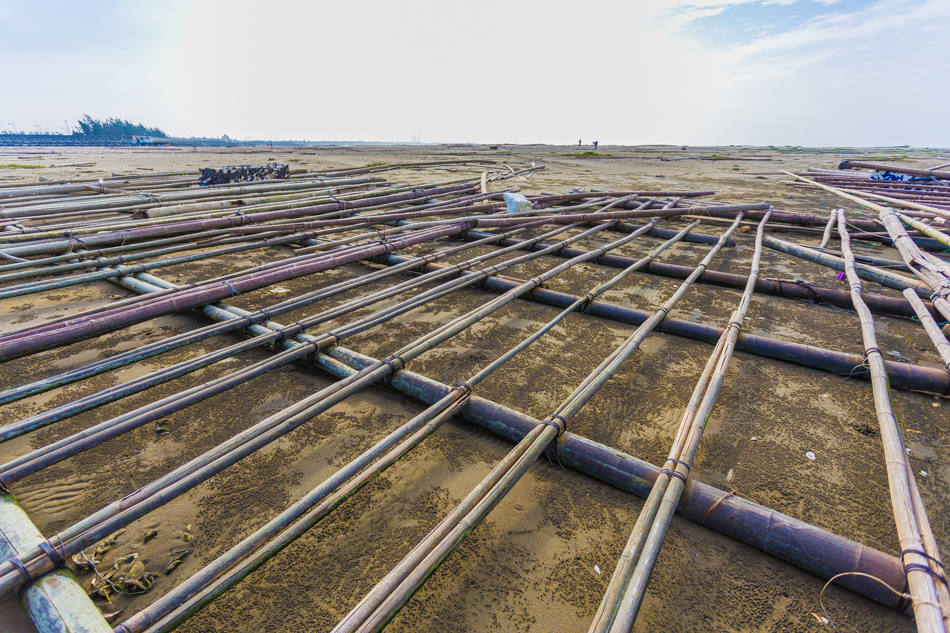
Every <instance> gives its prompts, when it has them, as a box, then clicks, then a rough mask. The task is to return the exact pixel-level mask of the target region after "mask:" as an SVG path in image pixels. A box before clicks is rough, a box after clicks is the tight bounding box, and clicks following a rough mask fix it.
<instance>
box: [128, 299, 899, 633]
mask: <svg viewBox="0 0 950 633" xmlns="http://www.w3.org/2000/svg"><path fill="white" fill-rule="evenodd" d="M137 291H139V292H149V291H154V287H149V286H148V285H144V284H143V285H142V286H140V287H137ZM575 300H576V298H575ZM219 305H221V308H222V309H217V310H216V311H215V312H213V313H209V314H208V316H209V317H210V318H212V319H215V320H234V319H240V318H243V317H245V316H247V315H248V314H250V313H249V312H247V311H245V310H241V309H239V308H234V307H232V306H228V305H227V304H219ZM309 360H310V362H312V363H313V364H314V365H316V366H317V367H320V368H321V369H323V370H325V371H327V372H329V373H330V374H331V375H333V376H336V377H338V378H347V377H349V376H351V375H353V374H354V373H356V372H357V371H359V370H361V369H365V368H366V367H369V366H371V365H373V364H375V363H377V362H379V361H377V360H376V359H373V358H370V357H367V356H364V355H362V354H359V353H357V352H353V351H350V350H347V349H346V348H344V347H342V346H334V347H332V348H330V349H329V350H327V352H326V354H323V353H321V354H316V355H314V356H313V357H310V358H309ZM384 386H385V387H388V388H390V389H393V390H395V391H396V392H397V393H401V394H403V395H406V396H409V397H411V398H414V399H416V400H418V401H420V402H423V403H425V404H432V403H435V402H437V401H438V400H440V399H442V398H444V397H446V396H447V395H449V394H450V393H451V392H452V388H451V387H450V386H447V385H444V384H442V383H439V382H436V381H434V380H432V379H430V378H426V377H425V376H421V375H419V374H415V373H413V372H411V371H409V370H408V369H403V370H400V371H398V372H396V373H395V374H393V375H392V378H391V380H389V381H388V382H387V383H386V384H385V385H384ZM459 415H460V416H461V417H462V418H463V419H465V420H467V421H468V422H471V423H473V424H475V425H477V426H480V427H482V428H484V429H486V430H488V431H490V432H492V433H495V434H497V435H500V436H501V437H504V438H506V439H507V440H508V441H511V442H518V441H520V440H521V439H523V437H524V436H525V434H526V433H527V432H528V431H530V430H531V429H533V428H535V427H536V426H537V425H538V424H540V421H539V420H537V419H535V418H532V417H530V416H526V415H524V414H522V413H519V412H517V411H514V410H512V409H509V408H508V407H505V406H504V405H500V404H497V403H495V402H492V401H490V400H485V399H483V398H481V397H479V396H477V395H472V396H471V397H470V398H469V399H468V401H467V404H466V406H465V407H464V408H462V410H461V411H460V412H459ZM554 449H555V451H556V455H557V457H558V461H559V462H560V463H562V464H563V465H565V466H567V467H569V468H574V469H576V470H578V471H579V472H583V473H585V474H588V475H589V476H592V477H594V478H596V479H599V480H600V481H603V482H605V483H607V484H608V485H611V486H614V487H616V488H619V489H621V490H625V491H626V492H629V493H631V494H635V495H637V496H639V497H642V498H645V497H646V496H647V495H648V494H649V491H650V489H651V487H652V482H653V481H654V480H655V478H656V477H657V475H658V474H659V470H660V469H659V468H658V467H656V466H654V465H652V464H648V463H646V462H643V461H641V460H639V459H637V458H635V457H633V456H631V455H628V454H626V453H622V452H619V451H617V450H616V449H615V448H612V447H608V446H604V445H602V444H598V443H597V442H593V441H591V440H588V439H586V438H583V437H580V436H577V435H575V434H573V433H571V432H570V431H565V432H564V433H563V434H562V435H561V437H560V439H559V440H558V441H557V443H556V444H555V445H554ZM679 511H680V513H681V515H682V516H684V517H686V518H688V519H690V520H692V521H695V522H697V523H699V524H701V525H705V526H707V527H710V528H711V529H714V530H717V531H719V532H720V533H722V534H726V535H728V536H731V537H733V538H736V539H738V540H740V541H741V542H744V543H746V544H748V545H751V546H752V547H755V548H758V549H759V550H761V551H763V552H766V553H769V554H771V555H773V556H777V557H778V558H779V559H781V560H785V561H787V562H789V563H791V564H794V565H797V566H798V567H800V568H802V569H805V570H806V571H808V572H810V573H813V574H816V575H817V576H818V577H820V578H826V579H827V578H832V577H834V576H837V575H839V574H841V573H843V572H859V574H858V575H853V576H846V577H843V578H841V579H839V580H838V581H836V582H837V583H840V584H841V585H842V586H843V587H845V588H847V589H850V590H851V591H855V592H857V593H859V594H861V595H864V596H867V597H868V598H871V599H873V600H875V601H877V602H879V603H881V604H884V605H887V606H889V607H891V608H897V609H902V608H903V604H904V603H903V598H902V597H900V595H899V594H900V593H901V591H902V590H903V587H904V582H905V579H904V575H903V572H902V571H901V566H900V562H899V561H898V560H897V559H896V558H895V557H893V556H890V555H888V554H885V553H883V552H880V551H878V550H875V549H872V548H868V547H866V546H864V545H861V544H859V543H856V542H854V541H851V540H848V539H845V538H843V537H840V536H837V535H835V534H832V533H829V532H827V531H825V530H822V529H820V528H817V527H815V526H812V525H809V524H807V523H804V522H802V521H799V520H797V519H794V518H792V517H789V516H787V515H783V514H781V513H778V512H776V511H774V510H769V509H768V508H764V507H763V506H760V505H758V504H755V503H753V502H751V501H748V500H746V499H743V498H742V497H741V496H737V495H733V496H728V495H726V492H725V491H723V490H719V489H717V488H713V487H712V486H708V485H706V484H703V483H701V482H689V483H688V484H687V486H686V490H685V492H684V495H683V499H682V500H681V502H680V507H679ZM860 574H867V575H870V576H874V577H875V578H878V579H881V580H883V581H884V582H885V585H886V586H885V585H881V584H880V583H878V582H876V581H871V580H867V579H866V578H865V577H864V576H862V575H860ZM887 587H890V589H888V588H887ZM117 632H119V633H121V632H120V629H119V628H118V627H117ZM149 633H152V631H149Z"/></svg>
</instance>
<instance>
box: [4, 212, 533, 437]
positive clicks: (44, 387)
mask: <svg viewBox="0 0 950 633" xmlns="http://www.w3.org/2000/svg"><path fill="white" fill-rule="evenodd" d="M525 230H527V228H519V229H515V230H513V231H508V232H507V233H499V234H497V235H493V236H488V237H486V238H484V239H481V240H478V241H476V242H469V243H466V244H464V245H462V246H456V247H452V248H447V249H443V250H440V251H436V252H434V253H431V254H428V255H425V256H422V257H413V258H410V259H408V260H407V261H405V262H403V263H401V264H397V265H395V266H390V267H387V268H384V269H381V270H376V271H373V272H371V273H368V274H366V275H362V276H360V277H358V278H356V279H352V280H348V281H343V282H340V283H337V284H333V285H330V286H328V287H326V288H321V289H319V290H315V291H312V292H309V293H306V294H303V295H300V296H298V297H294V298H292V299H287V300H284V301H281V302H279V303H276V304H273V305H271V306H268V307H266V308H262V309H260V310H257V311H255V312H254V313H252V314H250V315H249V316H247V317H246V318H244V319H242V320H241V322H229V323H224V324H216V325H209V326H206V327H203V328H199V329H197V330H192V331H190V332H186V333H184V334H178V335H175V336H173V337H170V338H166V339H163V340H160V341H156V342H154V343H150V344H148V345H144V346H142V347H138V348H136V349H133V350H129V351H127V352H123V353H121V354H117V355H115V356H112V357H109V358H104V359H101V360H98V361H94V362H92V363H89V364H88V365H85V366H83V367H79V368H76V369H72V370H69V371H67V372H64V373H61V374H58V375H56V376H51V377H49V378H44V379H40V380H37V381H33V382H30V383H27V384H24V385H20V386H17V387H12V388H10V389H7V390H5V391H3V392H0V405H2V404H7V403H9V402H14V401H16V400H20V399H22V398H26V397H29V396H34V395H37V394H40V393H44V392H46V391H49V390H50V389H54V388H57V387H62V386H65V385H68V384H72V383H74V382H77V381H79V380H83V379H85V378H89V377H92V376H96V375H98V374H101V373H103V372H106V371H112V370H114V369H118V368H120V367H124V366H126V365H130V364H132V363H136V362H139V361H142V360H145V359H146V358H150V357H152V356H155V355H158V354H163V353H165V352H169V351H172V350H174V349H178V348H179V347H182V346H184V345H189V344H191V343H195V342H198V341H202V340H204V339H206V338H210V337H212V336H216V335H218V334H223V333H225V332H231V331H233V330H236V329H241V328H246V327H249V326H251V325H255V324H257V323H260V322H262V321H265V320H267V319H272V318H273V317H275V316H278V315H280V314H284V313H286V312H288V311H291V310H296V309H298V308H301V307H304V306H306V305H311V304H312V303H315V302H317V301H322V300H324V299H328V298H330V297H333V296H336V295H337V294H340V293H342V292H346V291H349V290H354V289H356V288H359V287H361V286H364V285H365V284H367V283H370V282H373V281H379V280H381V279H384V278H386V277H391V276H392V275H395V274H398V273H400V272H404V271H408V270H411V269H413V268H416V267H418V266H421V265H423V264H425V263H427V262H434V261H438V260H440V259H444V258H446V257H448V256H450V255H454V254H456V253H460V252H463V251H465V250H468V249H469V248H471V247H473V246H482V245H486V244H491V243H494V242H497V241H500V240H502V239H505V238H506V237H510V236H511V235H514V234H517V233H521V232H523V231H525ZM529 242H530V243H533V241H532V240H526V241H525V242H524V244H525V246H524V248H527V247H528V243H529ZM511 250H523V248H519V249H511ZM507 252H510V250H509V249H504V250H499V251H497V255H503V254H505V253H507ZM494 256H496V254H495V253H487V254H485V255H482V256H479V257H477V258H473V259H470V260H468V261H467V262H462V263H461V264H459V268H458V272H461V271H462V270H464V269H466V268H469V267H471V266H472V265H474V264H475V263H478V262H480V261H485V260H487V259H490V258H492V257H494ZM434 272H436V273H439V271H434ZM444 273H445V271H444V270H443V271H442V273H441V274H439V276H432V277H427V276H426V275H429V274H430V273H426V274H425V275H423V276H422V277H417V278H414V279H413V282H414V283H415V284H419V283H423V282H426V281H431V280H435V279H437V278H441V277H443V276H446V275H445V274H444ZM449 274H457V273H453V272H449ZM177 288H178V286H172V288H171V289H173V290H174V289H177ZM165 289H166V290H168V289H169V288H165ZM4 439H6V436H5V434H4V431H3V430H2V429H0V441H3V440H4Z"/></svg>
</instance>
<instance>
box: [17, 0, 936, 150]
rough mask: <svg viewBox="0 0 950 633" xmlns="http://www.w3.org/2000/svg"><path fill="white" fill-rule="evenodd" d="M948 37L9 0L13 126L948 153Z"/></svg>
mask: <svg viewBox="0 0 950 633" xmlns="http://www.w3.org/2000/svg"><path fill="white" fill-rule="evenodd" d="M948 33H950V0H877V1H863V0H734V1H731V2H723V1H722V0H650V1H646V0H624V1H607V0H604V1H597V0H586V1H585V2H580V1H578V0H571V1H562V0H539V1H534V0H531V1H528V0H525V1H521V0H504V1H498V0H479V1H477V2H470V1H469V2H462V1H460V0H459V1H456V2H447V1H445V0H440V1H431V2H428V1H423V0H402V1H399V2H393V1H385V2H383V1H375V0H362V1H361V2H319V1H312V0H311V1H309V2H289V1H281V0H270V1H269V2H260V1H259V0H258V1H255V2H248V1H245V0H230V1H228V2H220V1H216V0H203V1H198V0H195V1H193V2H188V1H185V0H161V1H149V0H99V1H97V0H87V1H86V2H73V1H46V0H25V1H20V0H0V60H2V61H3V64H2V67H0V130H4V129H6V130H12V129H13V127H14V126H16V128H17V129H18V130H21V131H23V130H28V131H38V130H49V131H51V132H52V131H62V132H65V131H66V129H67V126H75V121H76V119H78V118H79V117H80V116H82V115H83V114H86V113H87V114H90V115H91V116H93V117H95V118H108V117H118V118H121V119H129V120H131V121H133V122H136V123H137V122H141V123H144V124H145V125H148V126H157V127H160V128H161V129H163V130H164V131H165V132H166V133H168V134H169V135H172V136H186V137H187V136H209V137H219V136H221V135H223V134H227V135H229V136H230V137H231V138H236V139H264V140H287V139H298V140H301V139H308V140H337V141H347V140H349V141H356V140H363V141H389V142H393V141H395V142H408V141H409V140H410V139H411V138H412V136H413V135H414V134H418V135H419V136H420V139H421V140H422V141H423V142H458V143H469V142H471V143H548V144H576V143H577V141H578V140H579V139H583V140H584V142H585V143H590V142H592V141H595V140H597V141H599V142H600V143H601V144H605V145H606V144H622V145H638V144H656V143H668V144H674V145H729V144H737V145H738V144H751V145H801V146H812V147H816V146H821V147H838V146H883V145H911V146H917V147H950V126H948V125H946V123H945V122H941V121H942V120H943V115H944V114H945V112H946V108H947V104H948V103H950V72H948V70H947V68H948V64H947V62H948V60H950V35H948ZM934 117H937V118H934Z"/></svg>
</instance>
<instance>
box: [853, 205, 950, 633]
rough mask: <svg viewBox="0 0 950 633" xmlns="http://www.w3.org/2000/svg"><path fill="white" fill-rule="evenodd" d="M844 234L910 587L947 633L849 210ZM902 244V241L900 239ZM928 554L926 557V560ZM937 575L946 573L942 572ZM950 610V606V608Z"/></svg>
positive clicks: (925, 627)
mask: <svg viewBox="0 0 950 633" xmlns="http://www.w3.org/2000/svg"><path fill="white" fill-rule="evenodd" d="M838 223H839V226H838V232H839V234H840V236H841V251H842V252H843V253H844V255H845V261H846V263H847V271H846V272H847V275H848V283H849V284H850V285H851V295H852V297H853V299H854V307H855V310H856V311H857V312H858V316H859V317H860V319H861V334H862V337H863V339H864V348H865V357H866V358H867V363H868V366H869V367H870V369H871V387H872V389H873V392H874V407H875V409H876V410H877V418H878V424H879V426H880V429H881V441H882V442H883V444H884V454H885V458H886V464H887V481H888V486H889V488H890V493H891V506H892V507H893V510H894V519H895V521H896V522H897V534H898V538H899V540H900V544H901V552H902V556H901V558H902V561H903V563H904V569H905V572H906V574H907V584H908V586H909V588H910V594H911V596H912V599H913V607H914V616H915V618H916V620H917V628H918V630H919V631H921V633H946V631H947V629H946V627H945V624H944V619H945V618H948V619H950V609H948V610H947V613H946V614H943V613H942V612H941V602H943V601H942V600H941V597H940V596H939V594H938V592H937V586H936V584H935V582H934V576H933V573H934V572H933V569H932V568H931V561H930V560H929V559H936V560H937V561H939V556H940V553H939V551H935V550H932V549H931V548H928V547H927V543H926V542H925V538H924V537H923V535H922V533H923V532H931V530H930V521H929V520H928V519H927V516H926V513H925V512H920V511H919V510H922V508H918V507H917V505H916V504H915V502H914V494H913V492H912V487H914V486H916V481H914V478H913V476H912V475H911V474H910V470H909V468H908V465H907V453H906V451H905V447H904V438H903V436H902V435H901V429H900V424H899V422H898V420H897V415H896V414H895V413H894V409H893V406H892V404H891V394H890V385H889V384H888V380H887V373H886V372H885V370H884V358H883V356H882V355H881V350H880V349H879V348H878V344H877V336H876V334H875V332H874V318H873V317H872V316H871V311H870V310H869V309H868V307H867V306H866V305H865V304H864V300H863V299H862V298H861V280H860V279H859V278H858V275H857V273H856V271H855V268H854V259H853V257H852V253H851V239H850V236H849V235H848V232H847V230H846V229H845V217H844V211H840V210H839V211H838ZM895 241H896V240H895ZM921 552H925V554H926V555H922V554H921ZM937 573H942V570H938V572H937ZM945 606H950V604H945Z"/></svg>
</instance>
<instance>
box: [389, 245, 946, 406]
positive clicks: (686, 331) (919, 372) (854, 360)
mask: <svg viewBox="0 0 950 633" xmlns="http://www.w3.org/2000/svg"><path fill="white" fill-rule="evenodd" d="M766 239H768V236H766ZM384 261H386V262H389V263H392V264H398V263H401V262H402V261H404V259H403V258H401V257H399V256H393V255H390V256H388V257H386V259H385V260H384ZM440 266H443V264H437V263H436V264H429V265H427V268H439V267H440ZM522 282H523V280H522V279H517V278H512V277H506V276H502V275H498V276H494V277H490V278H488V279H486V280H485V281H484V282H483V283H482V284H481V285H482V286H483V287H484V288H486V289H487V290H493V291H496V292H504V291H506V290H508V289H510V288H513V287H515V286H516V285H518V284H519V283H522ZM527 300H529V301H537V302H538V303H544V304H546V305H551V306H555V307H561V308H563V307H565V306H568V305H570V304H571V303H573V302H574V301H576V300H577V297H576V296H575V295H571V294H566V293H563V292H558V291H556V290H548V289H546V288H538V289H537V290H535V291H534V292H533V293H531V295H529V296H528V297H527ZM587 313H588V314H590V315H591V316H597V317H600V318H604V319H608V320H611V321H616V322H618V323H628V324H630V325H635V326H638V325H640V324H641V323H643V322H644V321H645V320H646V319H647V318H649V316H650V312H647V311H644V310H637V309H635V308H628V307H626V306H621V305H618V304H615V303H610V302H607V301H599V300H598V301H592V302H591V304H590V305H589V306H588V308H587ZM657 330H658V331H660V332H662V333H664V334H672V335H674V336H682V337H684V338H689V339H693V340H696V341H703V342H706V343H709V344H710V345H715V343H716V341H718V340H719V337H720V336H721V335H722V332H723V329H722V328H719V327H716V326H713V325H706V324H704V323H696V322H694V321H687V320H683V319H676V318H673V317H667V318H666V319H664V320H663V322H662V323H661V324H660V325H659V326H658V328H657ZM736 349H737V351H740V352H748V353H750V354H755V355H757V356H761V357H763V358H772V359H775V360H782V361H785V362H789V363H795V364H798V365H802V366H805V367H810V368H812V369H818V370H821V371H827V372H830V373H833V374H837V375H839V376H846V377H848V378H862V379H867V377H868V376H869V374H868V370H867V368H866V367H865V366H864V358H863V357H862V356H861V355H859V354H847V353H845V352H839V351H836V350H830V349H826V348H822V347H815V346H812V345H803V344H800V343H791V342H788V341H782V340H778V339H774V338H769V337H765V336H757V335H754V334H740V335H739V342H738V344H737V346H736ZM885 366H886V367H887V372H888V377H889V379H890V382H891V386H892V387H895V388H898V389H911V390H915V391H925V392H928V393H937V394H947V393H950V375H948V373H947V371H946V370H944V369H942V368H940V369H938V368H934V367H925V366H923V365H911V364H910V363H898V362H887V363H886V364H885Z"/></svg>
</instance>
